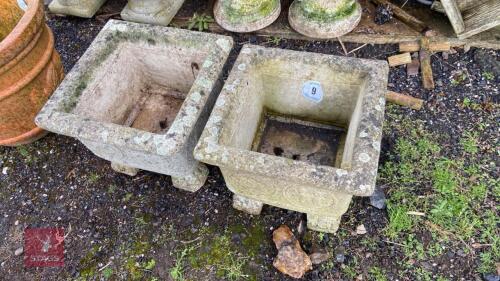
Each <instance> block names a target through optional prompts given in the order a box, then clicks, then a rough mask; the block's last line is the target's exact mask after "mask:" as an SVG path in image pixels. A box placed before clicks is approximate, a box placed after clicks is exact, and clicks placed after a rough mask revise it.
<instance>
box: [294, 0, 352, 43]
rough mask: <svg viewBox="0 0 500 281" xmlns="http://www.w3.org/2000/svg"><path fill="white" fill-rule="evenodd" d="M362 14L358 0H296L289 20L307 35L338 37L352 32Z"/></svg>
mask: <svg viewBox="0 0 500 281" xmlns="http://www.w3.org/2000/svg"><path fill="white" fill-rule="evenodd" d="M361 14H362V9H361V5H360V4H359V3H358V2H357V1H356V0H294V1H293V3H292V5H291V6H290V10H289V12H288V21H289V22H290V26H291V27H292V28H293V29H295V30H296V31H297V32H299V33H302V34H303V35H305V36H308V37H313V38H336V37H340V36H342V35H344V34H346V33H349V32H351V31H352V30H353V29H354V28H355V27H356V26H357V25H358V23H359V21H360V20H361Z"/></svg>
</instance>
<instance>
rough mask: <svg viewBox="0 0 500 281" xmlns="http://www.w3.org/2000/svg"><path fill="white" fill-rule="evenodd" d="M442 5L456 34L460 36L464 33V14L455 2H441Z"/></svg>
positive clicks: (450, 0) (449, 0)
mask: <svg viewBox="0 0 500 281" xmlns="http://www.w3.org/2000/svg"><path fill="white" fill-rule="evenodd" d="M441 4H443V7H444V10H445V11H446V15H447V16H448V19H449V20H450V23H451V25H452V26H453V29H454V30H455V33H456V34H460V33H462V32H464V31H465V23H464V20H463V19H462V13H461V12H460V10H459V9H458V5H457V3H456V2H455V0H441Z"/></svg>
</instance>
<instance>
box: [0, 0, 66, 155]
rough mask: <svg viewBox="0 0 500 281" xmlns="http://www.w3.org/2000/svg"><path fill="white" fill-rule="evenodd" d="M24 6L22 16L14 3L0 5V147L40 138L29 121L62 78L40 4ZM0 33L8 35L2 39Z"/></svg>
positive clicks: (33, 0) (31, 1) (35, 0)
mask: <svg viewBox="0 0 500 281" xmlns="http://www.w3.org/2000/svg"><path fill="white" fill-rule="evenodd" d="M26 3H27V6H28V8H27V10H26V11H25V12H24V14H23V12H22V11H21V10H20V9H18V6H17V5H18V4H17V1H16V0H1V1H0V18H2V19H6V20H5V21H4V20H2V21H1V22H0V40H2V39H3V40H2V41H1V42H0V145H9V146H11V145H20V144H25V143H30V142H33V141H35V140H37V139H38V138H40V137H42V136H43V135H44V133H45V132H44V131H43V130H42V129H40V128H38V127H37V126H36V125H35V123H34V121H33V120H34V118H35V116H36V114H37V113H38V111H39V110H40V109H41V108H42V106H43V105H44V104H45V102H46V101H47V99H48V98H49V96H50V95H51V94H52V92H53V91H54V90H55V89H56V87H57V86H58V85H59V83H60V82H61V80H62V78H63V76H64V71H63V68H62V65H61V59H60V57H59V54H58V53H57V52H56V51H55V50H54V36H53V34H52V32H51V31H50V29H49V27H48V26H47V25H46V24H45V19H44V16H45V15H44V10H43V0H26ZM17 18H20V19H19V20H18V19H17ZM16 22H17V24H15V23H16ZM9 29H11V31H10V33H9V32H8V31H7V32H5V31H6V30H9ZM2 32H3V33H4V35H5V34H8V35H7V36H6V37H5V38H2V37H3V36H2Z"/></svg>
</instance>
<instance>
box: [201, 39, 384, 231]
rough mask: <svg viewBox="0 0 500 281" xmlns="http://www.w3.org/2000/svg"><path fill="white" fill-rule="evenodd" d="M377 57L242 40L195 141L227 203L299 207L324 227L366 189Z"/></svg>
mask: <svg viewBox="0 0 500 281" xmlns="http://www.w3.org/2000/svg"><path fill="white" fill-rule="evenodd" d="M388 71H389V69H388V65H387V63H386V62H385V61H374V60H363V59H355V58H345V57H337V56H330V55H322V54H314V53H305V52H296V51H289V50H280V49H270V48H263V47H257V46H251V45H247V46H244V47H243V49H242V51H241V53H240V55H239V57H238V59H237V61H236V63H235V66H234V68H233V69H232V71H231V73H230V75H229V78H228V80H227V81H226V83H225V86H224V88H223V90H222V92H221V94H220V95H219V97H218V99H217V101H216V104H215V106H214V109H213V111H212V114H211V116H210V118H209V120H208V122H207V125H206V127H205V129H204V131H203V134H202V136H201V137H200V141H199V142H198V145H197V146H196V148H195V152H194V153H195V158H196V159H198V160H200V161H202V162H205V163H210V164H213V165H217V166H219V167H220V169H221V171H222V174H223V176H224V179H225V181H226V184H227V187H228V188H229V189H230V190H231V191H232V192H234V193H235V195H234V197H233V207H235V208H237V209H240V210H243V211H246V212H248V213H251V214H259V213H260V211H261V208H262V206H263V203H265V204H270V205H273V206H277V207H281V208H286V209H290V210H295V211H299V212H304V213H307V217H308V222H307V223H308V226H309V228H311V229H314V230H319V231H325V232H331V233H334V232H335V231H336V230H337V228H338V226H339V222H340V218H341V216H342V214H343V213H345V212H346V210H347V209H348V206H349V203H350V201H351V197H352V196H353V195H358V196H369V195H371V194H372V193H373V191H374V188H375V180H376V176H377V167H378V159H379V154H380V141H381V138H382V123H383V119H384V107H385V92H386V84H387V77H388Z"/></svg>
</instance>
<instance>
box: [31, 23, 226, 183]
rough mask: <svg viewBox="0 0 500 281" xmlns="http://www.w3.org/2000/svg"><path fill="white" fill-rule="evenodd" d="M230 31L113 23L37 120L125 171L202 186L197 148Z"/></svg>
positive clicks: (203, 173)
mask: <svg viewBox="0 0 500 281" xmlns="http://www.w3.org/2000/svg"><path fill="white" fill-rule="evenodd" d="M232 45H233V41H232V39H231V38H230V37H226V36H220V35H213V34H208V33H201V32H193V31H187V30H182V29H176V28H168V27H160V26H151V25H145V24H137V23H128V22H123V21H115V20H111V21H109V22H108V23H107V24H106V26H105V27H104V28H103V30H102V31H101V32H100V33H99V35H98V36H97V38H96V39H95V41H94V42H93V43H92V45H91V46H90V47H89V49H88V50H87V51H86V53H85V54H84V55H83V57H82V58H81V59H80V61H79V62H78V63H77V64H76V65H75V66H74V67H73V69H72V71H71V72H70V73H69V74H68V75H67V76H66V78H65V79H64V81H63V82H62V84H61V85H60V86H59V88H58V89H57V90H56V92H55V93H54V95H53V96H52V97H51V99H50V100H49V101H48V102H47V104H46V105H45V107H44V108H43V109H42V111H41V112H40V113H39V114H38V116H37V118H36V123H37V124H38V125H39V126H40V127H42V128H45V129H47V130H49V131H52V132H56V133H59V134H63V135H67V136H72V137H75V138H78V139H79V140H80V141H82V142H83V143H84V144H85V145H86V146H87V147H88V148H89V149H90V150H91V151H92V152H94V153H95V154H96V155H97V156H99V157H102V158H104V159H106V160H109V161H111V162H112V167H113V168H114V169H115V170H117V171H120V172H124V173H127V174H130V175H134V174H135V173H136V172H137V169H143V170H148V171H153V172H157V173H161V174H166V175H171V176H172V181H173V184H174V186H176V187H178V188H181V189H185V190H189V191H196V190H197V189H199V188H200V187H201V186H202V185H203V183H204V182H205V179H206V177H207V173H208V172H207V168H206V167H205V165H203V164H200V163H199V162H197V161H196V160H195V159H194V158H193V149H194V146H195V145H196V143H197V141H198V138H199V136H200V134H201V132H202V130H203V127H204V126H205V123H206V120H207V118H208V115H209V114H210V111H211V109H212V106H213V103H214V102H215V99H216V97H217V95H218V93H219V91H220V88H221V87H222V82H221V80H220V78H221V72H222V69H223V66H224V64H225V62H226V59H227V57H228V54H229V52H230V50H231V48H232Z"/></svg>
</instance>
